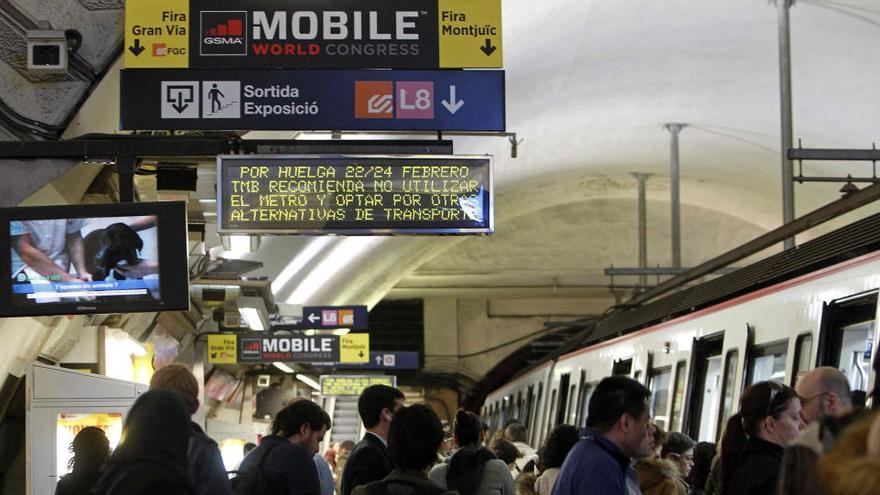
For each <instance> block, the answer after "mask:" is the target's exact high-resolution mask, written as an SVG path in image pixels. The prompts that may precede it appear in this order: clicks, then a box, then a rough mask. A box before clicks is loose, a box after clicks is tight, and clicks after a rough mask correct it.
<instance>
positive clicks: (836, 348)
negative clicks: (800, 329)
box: [816, 291, 877, 393]
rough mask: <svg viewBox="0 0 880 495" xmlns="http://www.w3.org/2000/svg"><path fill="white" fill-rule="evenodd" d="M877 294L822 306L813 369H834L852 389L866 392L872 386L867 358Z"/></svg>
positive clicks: (871, 349)
mask: <svg viewBox="0 0 880 495" xmlns="http://www.w3.org/2000/svg"><path fill="white" fill-rule="evenodd" d="M876 321H877V291H871V292H869V293H863V294H857V295H854V296H850V297H847V298H843V299H838V300H835V301H831V302H830V303H828V304H825V305H824V311H823V313H822V329H821V332H820V334H819V348H818V352H817V362H816V365H817V366H834V367H835V368H838V369H839V370H840V371H842V372H843V373H844V374H845V375H846V376H847V379H849V385H850V388H851V389H852V390H854V391H855V390H861V391H863V392H866V393H867V392H868V391H869V390H870V389H869V388H868V387H869V386H871V385H872V384H873V380H872V377H871V357H872V356H873V353H874V348H875V345H874V344H875V342H876V340H877V338H876V337H877V325H876Z"/></svg>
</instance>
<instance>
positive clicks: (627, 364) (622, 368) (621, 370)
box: [611, 358, 633, 376]
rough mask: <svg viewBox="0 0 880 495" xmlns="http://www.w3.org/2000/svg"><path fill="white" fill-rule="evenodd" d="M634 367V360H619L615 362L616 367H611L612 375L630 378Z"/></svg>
mask: <svg viewBox="0 0 880 495" xmlns="http://www.w3.org/2000/svg"><path fill="white" fill-rule="evenodd" d="M632 367H633V360H632V358H630V359H618V360H617V361H614V365H613V366H612V367H611V374H612V375H614V376H629V375H630V374H631V373H632Z"/></svg>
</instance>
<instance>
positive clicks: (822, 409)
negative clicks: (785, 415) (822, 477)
mask: <svg viewBox="0 0 880 495" xmlns="http://www.w3.org/2000/svg"><path fill="white" fill-rule="evenodd" d="M795 390H796V391H797V393H798V395H799V396H800V398H801V417H803V419H804V422H805V423H807V427H806V428H804V431H802V432H801V434H800V435H799V436H798V437H797V438H796V439H795V440H794V441H793V442H792V443H790V444H789V445H788V446H787V447H786V448H785V454H784V456H783V460H782V472H781V473H780V475H779V489H778V491H777V493H778V494H780V495H787V494H798V495H819V494H820V493H821V492H819V481H818V479H817V478H816V474H815V473H816V461H818V460H819V457H821V456H822V454H823V453H825V452H827V451H828V450H830V449H831V447H833V446H834V443H835V442H836V441H837V437H838V434H839V432H840V430H842V426H841V424H846V423H848V419H847V416H848V415H849V414H850V413H851V412H852V409H853V407H852V400H851V399H850V391H849V380H847V379H846V375H844V374H843V373H842V372H841V371H840V370H838V369H837V368H832V367H830V366H821V367H819V368H816V369H814V370H813V371H811V372H809V373H807V374H806V375H804V376H803V377H802V378H801V379H800V381H799V382H798V384H797V386H795Z"/></svg>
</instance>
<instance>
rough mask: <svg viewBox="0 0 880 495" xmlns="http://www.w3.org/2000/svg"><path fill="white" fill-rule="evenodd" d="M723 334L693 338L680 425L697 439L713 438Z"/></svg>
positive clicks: (716, 419)
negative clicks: (688, 384) (688, 385)
mask: <svg viewBox="0 0 880 495" xmlns="http://www.w3.org/2000/svg"><path fill="white" fill-rule="evenodd" d="M723 348H724V335H723V334H719V335H714V336H711V337H705V338H702V339H699V340H695V341H694V347H693V352H692V354H691V371H690V376H689V378H690V379H689V380H688V383H690V389H689V391H688V404H687V407H686V408H685V413H684V421H683V426H685V433H687V434H688V435H689V436H690V437H691V438H693V439H695V440H697V441H701V442H703V441H705V442H714V441H715V431H716V427H717V423H718V413H719V407H718V406H719V402H720V396H721V375H722V372H721V371H722V370H721V368H722V350H723Z"/></svg>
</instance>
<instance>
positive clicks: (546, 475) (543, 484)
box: [535, 468, 559, 495]
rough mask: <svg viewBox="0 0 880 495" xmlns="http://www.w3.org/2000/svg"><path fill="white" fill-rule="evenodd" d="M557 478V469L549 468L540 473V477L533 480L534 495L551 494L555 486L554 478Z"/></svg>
mask: <svg viewBox="0 0 880 495" xmlns="http://www.w3.org/2000/svg"><path fill="white" fill-rule="evenodd" d="M558 477H559V468H549V469H545V470H544V471H543V472H541V476H538V479H536V480H535V493H536V494H537V495H550V494H551V493H552V492H553V485H554V484H556V478H558Z"/></svg>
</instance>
